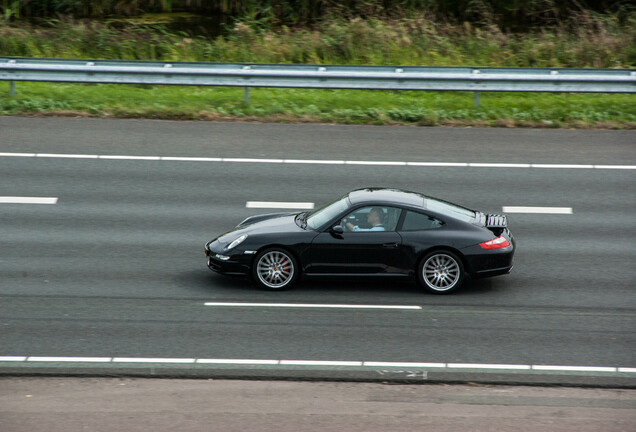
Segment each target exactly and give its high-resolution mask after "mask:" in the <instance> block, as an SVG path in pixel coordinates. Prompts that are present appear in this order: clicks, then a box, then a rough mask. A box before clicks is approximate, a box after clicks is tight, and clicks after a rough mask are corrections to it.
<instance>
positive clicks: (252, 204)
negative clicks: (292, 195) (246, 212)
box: [245, 201, 314, 210]
mask: <svg viewBox="0 0 636 432" xmlns="http://www.w3.org/2000/svg"><path fill="white" fill-rule="evenodd" d="M245 207H247V208H259V209H267V208H272V209H291V210H311V209H313V208H314V203H312V202H281V201H248V202H247V203H246V204H245Z"/></svg>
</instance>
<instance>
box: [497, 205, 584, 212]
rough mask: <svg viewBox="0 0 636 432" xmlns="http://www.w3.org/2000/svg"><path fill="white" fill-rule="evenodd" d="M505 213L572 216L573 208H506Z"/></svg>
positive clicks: (503, 209) (502, 209) (503, 208)
mask: <svg viewBox="0 0 636 432" xmlns="http://www.w3.org/2000/svg"><path fill="white" fill-rule="evenodd" d="M501 211H503V212H504V213H538V214H572V207H523V206H504V207H502V208H501Z"/></svg>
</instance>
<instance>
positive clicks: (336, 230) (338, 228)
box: [331, 225, 344, 234]
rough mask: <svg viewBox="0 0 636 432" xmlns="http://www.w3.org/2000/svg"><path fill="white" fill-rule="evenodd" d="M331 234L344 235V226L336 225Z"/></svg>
mask: <svg viewBox="0 0 636 432" xmlns="http://www.w3.org/2000/svg"><path fill="white" fill-rule="evenodd" d="M331 232H332V233H334V234H342V233H344V229H343V228H342V225H334V227H333V228H331Z"/></svg>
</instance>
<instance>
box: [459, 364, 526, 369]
mask: <svg viewBox="0 0 636 432" xmlns="http://www.w3.org/2000/svg"><path fill="white" fill-rule="evenodd" d="M447 367H449V368H455V369H513V370H530V365H511V364H481V363H448V365H447Z"/></svg>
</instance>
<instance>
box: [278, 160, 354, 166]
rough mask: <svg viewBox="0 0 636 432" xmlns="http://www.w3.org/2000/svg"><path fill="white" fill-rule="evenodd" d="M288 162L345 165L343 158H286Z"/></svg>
mask: <svg viewBox="0 0 636 432" xmlns="http://www.w3.org/2000/svg"><path fill="white" fill-rule="evenodd" d="M284 163H287V164H317V165H344V164H345V161H343V160H325V159H285V161H284Z"/></svg>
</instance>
